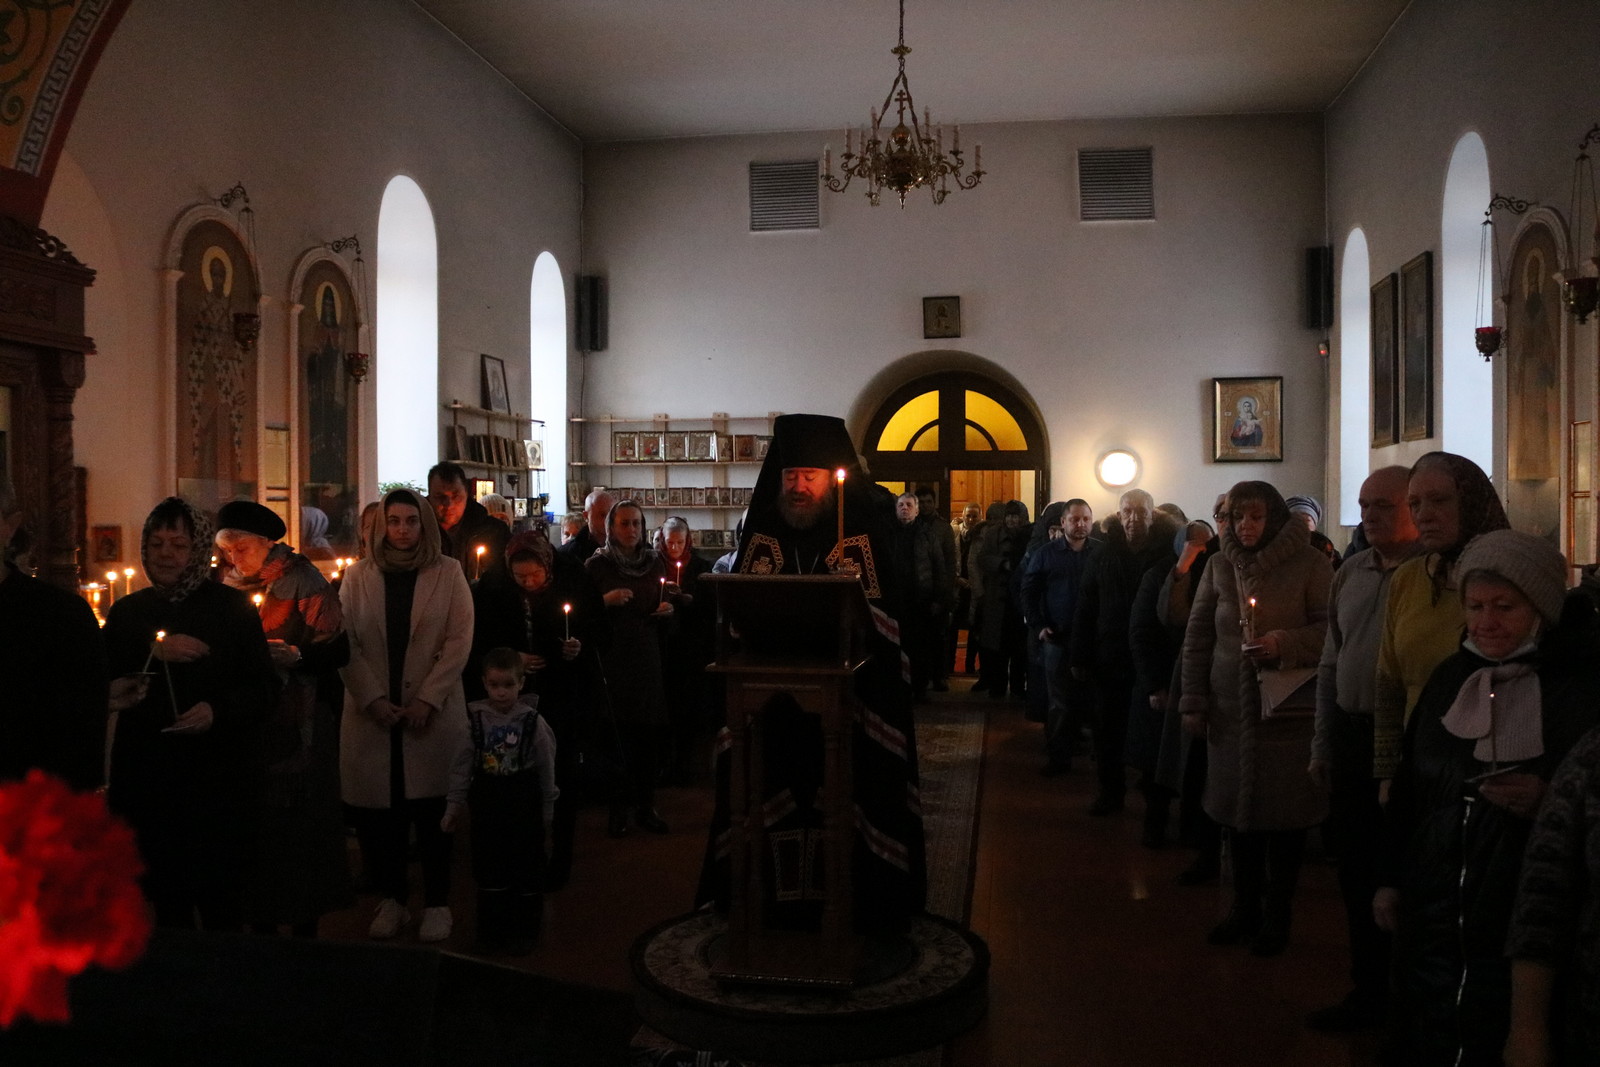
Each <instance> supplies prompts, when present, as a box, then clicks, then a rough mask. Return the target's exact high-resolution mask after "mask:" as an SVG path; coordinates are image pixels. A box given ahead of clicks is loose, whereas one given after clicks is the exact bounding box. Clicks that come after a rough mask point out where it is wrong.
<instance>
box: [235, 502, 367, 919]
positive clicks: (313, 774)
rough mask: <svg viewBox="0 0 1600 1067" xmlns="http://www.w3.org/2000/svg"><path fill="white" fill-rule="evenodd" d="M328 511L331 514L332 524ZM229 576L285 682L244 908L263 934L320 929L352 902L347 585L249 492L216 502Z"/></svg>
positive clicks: (267, 751)
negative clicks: (331, 578)
mask: <svg viewBox="0 0 1600 1067" xmlns="http://www.w3.org/2000/svg"><path fill="white" fill-rule="evenodd" d="M325 521H326V520H324V522H325ZM217 526H218V530H217V536H216V545H217V548H219V549H221V550H222V552H221V553H220V554H222V555H225V556H226V558H227V559H228V560H229V561H230V563H229V565H228V566H227V567H225V568H223V570H222V581H223V583H224V584H225V585H228V586H230V587H231V588H234V589H237V590H239V591H240V592H242V593H247V594H249V595H250V599H251V602H252V603H253V604H254V605H255V607H256V612H257V614H258V615H259V616H260V619H261V629H262V632H263V633H264V634H265V635H266V638H267V650H268V653H269V654H270V655H271V656H272V665H273V667H274V668H276V670H277V674H278V678H279V680H280V681H281V682H282V688H281V689H280V690H279V692H278V699H277V703H276V707H275V709H274V711H273V714H272V716H271V717H270V718H269V719H268V720H267V724H266V729H265V730H264V731H263V732H262V745H263V756H264V758H265V760H266V781H265V788H264V790H263V792H262V796H261V841H260V847H259V848H258V849H257V852H256V864H255V874H254V876H253V877H252V878H251V884H250V893H249V899H248V901H247V907H246V910H247V917H248V918H249V920H250V922H251V923H252V925H254V926H255V927H256V929H257V930H258V931H260V932H263V933H265V932H272V931H275V930H276V929H277V928H278V927H279V926H289V927H291V928H292V929H293V931H294V933H295V934H296V935H298V936H301V937H314V936H316V932H317V919H318V917H319V916H322V915H325V914H327V913H328V912H331V911H337V910H339V909H341V908H347V907H350V906H351V905H352V904H354V903H355V896H354V894H353V892H352V891H351V885H350V871H349V863H348V861H347V859H346V855H345V822H344V817H343V812H342V811H341V809H340V805H339V706H340V704H341V703H342V702H343V699H344V693H343V689H342V687H341V685H340V683H339V668H341V667H343V666H344V665H345V664H346V663H348V662H349V661H350V642H349V639H348V638H347V637H345V634H344V623H343V612H342V610H341V608H340V605H339V594H338V590H336V589H335V588H334V587H333V586H331V585H329V584H328V581H327V579H325V578H323V576H322V572H321V571H319V570H318V569H317V565H316V564H315V563H313V562H312V561H311V560H310V559H309V558H308V557H306V556H303V555H301V554H300V553H298V552H296V551H294V550H293V549H291V548H290V547H289V546H288V545H286V544H284V543H283V542H282V541H281V540H280V538H282V537H283V535H284V533H285V532H286V530H285V527H284V524H283V520H282V519H281V518H279V517H278V515H277V514H276V513H275V512H273V511H272V510H271V509H270V508H266V507H263V506H262V505H260V504H257V503H255V502H254V501H251V500H235V501H232V502H230V503H227V504H224V505H223V506H222V509H221V510H220V511H219V512H217Z"/></svg>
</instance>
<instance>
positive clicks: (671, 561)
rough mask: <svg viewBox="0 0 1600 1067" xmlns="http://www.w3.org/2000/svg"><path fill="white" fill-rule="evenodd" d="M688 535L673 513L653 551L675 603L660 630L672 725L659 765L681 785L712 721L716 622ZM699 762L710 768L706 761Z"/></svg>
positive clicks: (702, 567) (702, 565)
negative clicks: (710, 668)
mask: <svg viewBox="0 0 1600 1067" xmlns="http://www.w3.org/2000/svg"><path fill="white" fill-rule="evenodd" d="M689 540H690V533H689V524H688V522H686V521H685V520H683V519H682V518H679V517H678V516H677V515H672V516H669V517H668V519H667V521H666V522H664V523H662V524H661V529H659V530H657V531H656V540H655V550H656V553H657V554H658V555H659V556H660V557H661V560H662V563H663V564H664V565H665V567H666V571H667V598H668V599H669V600H671V601H672V606H673V613H672V621H671V622H669V623H668V624H667V625H666V626H664V627H663V628H662V630H661V671H662V675H661V678H662V684H663V685H664V687H665V689H666V693H667V717H668V719H669V720H670V721H671V724H672V725H671V730H672V738H671V747H670V751H669V758H668V760H667V761H666V763H665V765H664V766H663V767H662V768H661V770H662V776H663V779H664V780H665V781H668V782H674V783H677V784H680V785H688V784H689V783H690V782H692V781H693V780H694V777H695V772H696V762H695V748H696V745H697V744H698V743H699V741H700V739H701V738H703V737H704V736H705V735H706V733H707V727H708V726H709V725H710V701H711V694H710V692H709V688H708V686H707V684H706V664H707V663H709V662H710V661H711V646H712V637H713V631H714V629H715V627H716V622H717V604H716V600H715V598H714V597H712V596H711V595H710V593H709V592H708V591H707V590H706V588H705V587H704V586H702V585H701V584H700V577H701V575H704V574H708V573H710V571H711V564H710V563H707V562H706V561H705V560H703V559H701V558H700V557H699V556H697V555H695V552H694V549H693V548H691V547H689ZM701 762H702V763H704V764H705V766H706V768H709V766H710V765H709V763H708V762H707V761H706V760H702V761H701Z"/></svg>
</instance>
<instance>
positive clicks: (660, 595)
mask: <svg viewBox="0 0 1600 1067" xmlns="http://www.w3.org/2000/svg"><path fill="white" fill-rule="evenodd" d="M666 599H667V580H666V579H665V578H663V579H661V588H660V589H659V590H658V591H657V593H656V607H658V608H659V607H660V606H661V605H662V604H663V603H665V602H666Z"/></svg>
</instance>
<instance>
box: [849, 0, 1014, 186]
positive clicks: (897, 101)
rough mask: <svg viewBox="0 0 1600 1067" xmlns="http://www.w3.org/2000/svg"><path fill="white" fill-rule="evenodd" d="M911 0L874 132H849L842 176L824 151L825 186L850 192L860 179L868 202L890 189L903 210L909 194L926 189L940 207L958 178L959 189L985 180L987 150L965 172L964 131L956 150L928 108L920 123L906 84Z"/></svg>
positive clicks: (976, 153)
mask: <svg viewBox="0 0 1600 1067" xmlns="http://www.w3.org/2000/svg"><path fill="white" fill-rule="evenodd" d="M910 52H911V49H909V48H907V47H906V0H900V43H899V44H898V45H897V46H896V47H895V48H894V49H892V50H891V54H892V55H895V56H897V57H899V60H900V70H899V73H897V74H896V75H895V76H894V81H893V82H891V83H890V85H889V94H888V95H887V96H885V97H884V98H883V107H882V108H881V109H879V108H874V109H872V111H871V115H872V124H871V126H870V127H869V128H868V129H863V130H860V131H859V132H858V131H856V130H854V129H846V130H845V131H844V156H843V157H842V158H841V159H840V161H839V162H840V163H841V165H842V168H843V169H842V171H841V174H842V178H836V177H834V174H833V150H832V148H831V147H829V146H824V147H823V150H822V173H821V174H820V175H819V176H818V177H819V178H820V179H821V181H822V183H823V184H824V185H825V186H827V187H828V188H829V189H830V190H832V191H833V192H836V193H842V192H844V190H845V188H846V187H848V186H849V184H850V179H852V178H860V179H861V180H862V181H864V182H866V183H867V200H868V201H869V202H871V204H872V206H873V207H877V206H878V200H879V197H880V196H881V195H882V193H883V190H884V189H885V188H887V189H889V190H890V191H892V192H894V193H896V194H898V195H899V197H900V206H901V207H902V208H904V207H905V206H906V193H908V192H910V191H911V190H912V189H917V188H921V187H923V186H926V187H927V189H928V191H929V193H930V194H932V196H933V202H934V203H935V204H941V203H943V202H944V198H945V196H946V195H947V194H948V193H949V192H950V183H951V182H952V180H953V181H954V182H955V186H956V188H958V189H971V188H973V187H974V186H976V185H977V184H978V182H979V181H981V180H982V178H983V174H984V171H983V146H982V145H977V146H975V147H974V149H973V153H972V170H971V171H970V172H968V173H967V174H965V175H963V174H962V173H961V168H962V167H963V165H964V162H963V159H962V155H961V127H960V126H956V127H954V128H953V134H954V136H953V138H952V141H951V146H950V150H949V151H948V152H946V151H945V149H944V128H943V127H941V126H934V125H933V124H932V122H931V121H930V119H929V114H928V111H927V109H926V108H924V109H923V112H922V121H921V122H920V123H919V122H918V121H917V105H916V104H915V103H914V102H913V101H912V99H911V84H910V83H909V82H908V81H906V56H907V55H909V54H910ZM891 104H892V105H894V108H895V125H894V128H893V129H892V130H890V131H889V132H888V135H887V137H885V136H884V134H883V132H882V124H883V123H884V121H885V120H887V119H888V117H889V107H890V105H891ZM857 137H859V138H860V141H861V151H860V152H857V151H855V148H856V138H857Z"/></svg>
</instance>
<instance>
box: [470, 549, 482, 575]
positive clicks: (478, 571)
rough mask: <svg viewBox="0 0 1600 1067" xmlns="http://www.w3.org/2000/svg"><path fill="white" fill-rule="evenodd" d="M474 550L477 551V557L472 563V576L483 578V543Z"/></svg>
mask: <svg viewBox="0 0 1600 1067" xmlns="http://www.w3.org/2000/svg"><path fill="white" fill-rule="evenodd" d="M474 551H475V552H476V553H477V557H476V558H475V559H474V560H473V563H472V576H473V577H474V578H481V577H483V553H484V551H485V549H484V547H483V546H482V545H479V546H478V547H477V548H476V549H475V550H474Z"/></svg>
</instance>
